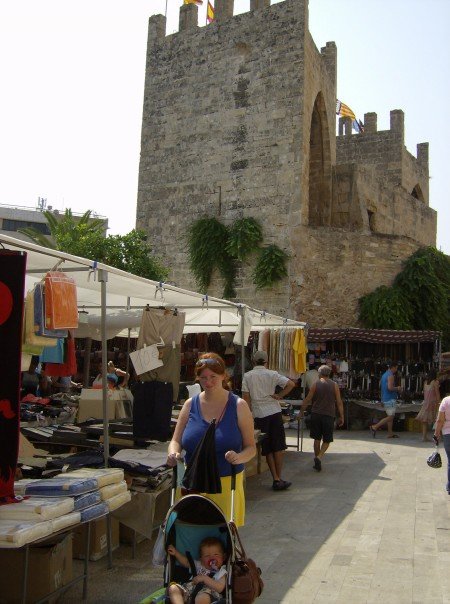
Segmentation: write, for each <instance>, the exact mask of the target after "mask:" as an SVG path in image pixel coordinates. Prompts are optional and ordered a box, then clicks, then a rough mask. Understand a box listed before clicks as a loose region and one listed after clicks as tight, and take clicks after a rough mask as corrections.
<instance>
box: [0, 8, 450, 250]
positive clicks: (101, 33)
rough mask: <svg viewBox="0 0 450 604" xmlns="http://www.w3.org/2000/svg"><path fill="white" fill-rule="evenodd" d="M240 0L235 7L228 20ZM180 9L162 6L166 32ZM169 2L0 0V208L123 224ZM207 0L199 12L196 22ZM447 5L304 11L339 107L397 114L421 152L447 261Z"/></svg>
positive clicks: (131, 212)
mask: <svg viewBox="0 0 450 604" xmlns="http://www.w3.org/2000/svg"><path fill="white" fill-rule="evenodd" d="M249 4H250V1H249V0H235V12H236V13H237V12H243V11H245V10H248V7H249ZM180 5H181V0H168V23H167V32H168V33H172V32H174V31H176V30H177V27H178V8H179V6H180ZM165 6H166V0H127V1H125V0H89V1H88V0H77V1H72V0H40V1H39V2H37V1H36V0H16V1H15V2H11V1H8V0H0V57H1V59H0V76H1V81H2V94H1V96H0V110H1V116H2V120H1V123H2V126H1V135H0V162H1V164H0V165H1V168H2V169H1V176H0V203H1V204H18V205H22V206H29V207H35V206H36V202H37V198H38V197H39V196H40V197H45V198H47V202H48V204H50V205H52V206H53V207H55V208H58V209H64V208H66V207H71V208H72V210H74V211H80V212H83V211H85V210H87V209H93V210H95V211H96V212H98V213H99V214H101V215H105V216H108V217H109V223H110V228H111V230H110V232H111V233H125V232H128V231H129V230H131V229H132V228H133V227H134V221H135V204H136V196H137V180H138V164H139V151H140V148H139V147H140V128H141V116H142V100H143V87H144V69H145V53H146V41H147V22H148V17H149V16H150V15H152V14H157V13H164V11H165ZM205 10H206V0H204V5H203V7H200V15H201V17H200V22H201V23H204V22H205V17H204V12H205ZM449 29H450V2H449V1H448V0H428V1H427V2H424V1H423V0H364V2H361V1H360V0H359V1H357V0H341V1H340V2H336V0H310V30H311V33H312V35H313V38H314V40H315V42H316V45H317V46H318V47H319V48H320V47H321V46H324V45H325V43H326V42H327V41H330V40H334V41H335V42H336V44H337V48H338V98H340V99H341V100H342V101H343V102H345V103H347V104H348V105H350V107H352V109H353V110H354V111H355V113H356V114H357V116H358V117H360V118H361V119H363V116H364V113H367V112H369V111H375V112H376V113H377V114H378V128H379V129H380V130H381V129H387V128H389V112H390V110H392V109H402V110H403V111H404V112H405V143H406V146H407V148H408V150H409V151H410V152H411V153H412V154H413V155H416V145H417V143H421V142H429V143H430V177H431V179H430V205H431V207H432V208H434V209H435V210H437V211H438V240H437V245H438V248H441V249H442V251H444V252H446V253H447V254H450V229H449V225H450V209H449V208H450V203H449V191H450V169H449V167H448V163H449V162H448V159H447V155H448V153H449V149H448V147H449V144H450V120H449V119H448V116H447V113H446V110H447V105H448V100H449V98H450V83H449V81H450V78H449V75H448V74H449V69H448V64H449V58H450V56H449V55H450V52H449V49H448V44H447V43H446V39H447V38H448V31H449Z"/></svg>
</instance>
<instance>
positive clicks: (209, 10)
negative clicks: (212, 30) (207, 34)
mask: <svg viewBox="0 0 450 604" xmlns="http://www.w3.org/2000/svg"><path fill="white" fill-rule="evenodd" d="M206 20H207V21H208V23H211V21H214V7H213V5H212V4H211V2H210V1H209V0H208V6H207V8H206Z"/></svg>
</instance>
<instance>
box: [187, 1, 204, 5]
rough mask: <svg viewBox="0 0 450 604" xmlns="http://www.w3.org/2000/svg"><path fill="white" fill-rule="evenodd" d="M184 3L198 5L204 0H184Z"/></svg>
mask: <svg viewBox="0 0 450 604" xmlns="http://www.w3.org/2000/svg"><path fill="white" fill-rule="evenodd" d="M184 4H197V5H198V6H201V5H202V4H203V0H184Z"/></svg>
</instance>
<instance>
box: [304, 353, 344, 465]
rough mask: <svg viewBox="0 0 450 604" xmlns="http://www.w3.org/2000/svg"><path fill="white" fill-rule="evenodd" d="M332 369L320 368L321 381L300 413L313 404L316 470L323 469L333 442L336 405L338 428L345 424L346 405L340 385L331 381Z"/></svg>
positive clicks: (311, 392)
mask: <svg viewBox="0 0 450 604" xmlns="http://www.w3.org/2000/svg"><path fill="white" fill-rule="evenodd" d="M330 373H331V368H330V367H328V365H322V366H321V367H319V379H318V381H317V382H315V383H314V384H313V385H312V386H311V389H310V391H309V393H308V396H307V397H306V398H305V400H304V401H303V403H302V406H301V409H300V413H301V415H303V413H304V411H305V409H306V408H307V407H309V405H311V404H312V409H311V426H310V432H309V435H310V436H311V438H313V439H314V469H315V470H317V471H318V472H320V471H321V469H322V458H323V456H324V455H325V451H326V450H327V449H328V447H329V446H330V443H332V442H333V430H334V420H335V418H336V405H337V408H338V411H339V419H338V426H342V425H343V423H344V405H343V403H342V399H341V393H340V392H339V387H338V385H337V384H336V383H335V382H333V380H330Z"/></svg>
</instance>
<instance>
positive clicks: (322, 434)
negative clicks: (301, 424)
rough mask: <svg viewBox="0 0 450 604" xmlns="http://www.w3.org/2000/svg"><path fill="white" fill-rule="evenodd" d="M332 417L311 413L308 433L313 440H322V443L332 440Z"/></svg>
mask: <svg viewBox="0 0 450 604" xmlns="http://www.w3.org/2000/svg"><path fill="white" fill-rule="evenodd" d="M333 430H334V417H331V416H330V415H322V414H321V413H311V423H310V426H309V435H310V437H311V438H314V440H323V442H324V443H332V442H333Z"/></svg>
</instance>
